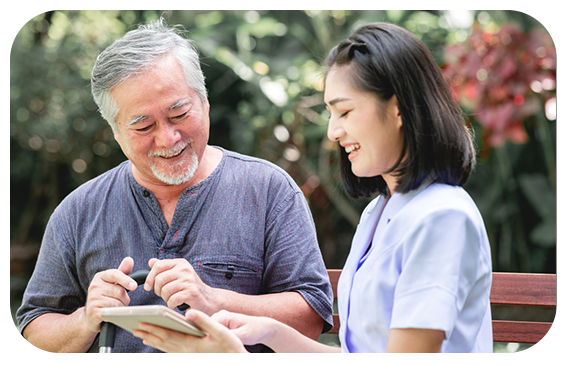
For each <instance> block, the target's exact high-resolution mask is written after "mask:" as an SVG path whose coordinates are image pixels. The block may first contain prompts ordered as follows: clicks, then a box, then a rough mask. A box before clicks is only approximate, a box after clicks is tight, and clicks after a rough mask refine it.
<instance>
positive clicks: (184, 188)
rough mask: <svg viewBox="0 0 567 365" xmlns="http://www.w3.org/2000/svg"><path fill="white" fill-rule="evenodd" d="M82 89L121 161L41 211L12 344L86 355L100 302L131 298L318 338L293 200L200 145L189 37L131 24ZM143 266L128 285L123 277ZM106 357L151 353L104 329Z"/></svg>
mask: <svg viewBox="0 0 567 365" xmlns="http://www.w3.org/2000/svg"><path fill="white" fill-rule="evenodd" d="M91 82H92V91H93V96H94V99H95V101H96V103H97V104H98V106H99V108H100V111H101V114H102V116H103V117H104V119H106V120H107V121H108V122H109V124H110V125H111V126H112V129H113V132H114V135H115V139H116V141H117V142H118V144H119V145H120V147H121V148H122V151H123V152H124V154H125V155H126V156H127V157H128V160H127V161H125V162H124V163H122V164H120V165H119V166H117V167H116V168H114V169H112V170H110V171H108V172H106V173H104V174H102V175H101V176H99V177H97V178H95V179H93V180H91V181H89V182H87V183H85V184H84V185H82V186H81V187H79V188H78V189H77V190H75V191H74V192H72V193H71V194H70V195H69V196H68V197H66V198H65V199H64V200H63V202H62V203H61V204H60V205H59V207H57V209H56V210H55V212H54V213H53V215H52V217H51V219H50V221H49V224H48V226H47V228H46V232H45V235H44V239H43V243H42V247H41V252H40V254H39V258H38V262H37V265H36V268H35V272H34V274H33V276H32V278H31V280H30V282H29V284H28V288H27V290H26V293H25V294H24V300H23V303H22V306H21V307H20V308H19V310H18V313H17V318H18V321H19V323H20V330H21V331H22V333H23V335H24V336H25V338H26V339H28V341H29V342H31V343H32V344H34V345H36V346H37V347H39V348H42V349H45V350H48V351H66V352H84V351H97V345H98V340H97V335H98V332H99V331H100V323H101V321H102V318H101V310H102V308H105V307H113V306H127V305H145V304H165V305H168V306H169V307H170V308H175V307H177V306H178V305H180V304H183V303H186V304H188V305H190V306H191V307H192V308H195V309H198V310H201V311H203V312H205V313H207V314H209V315H211V314H213V313H215V312H217V311H219V310H221V309H227V310H230V311H233V312H240V313H245V314H251V315H262V316H269V317H273V318H275V319H277V320H279V321H282V322H285V323H287V324H289V325H290V326H292V327H294V328H296V329H297V330H298V331H300V332H302V333H304V334H306V335H308V336H310V337H312V338H317V337H318V335H319V334H320V333H321V331H322V330H323V331H325V330H328V329H329V328H330V327H331V326H332V317H331V315H332V314H331V313H332V293H331V289H330V285H329V282H328V277H327V275H326V271H325V267H324V264H323V261H322V258H321V254H320V251H319V248H318V245H317V241H316V234H315V229H314V224H313V219H312V217H311V214H310V212H309V208H308V206H307V203H306V201H305V198H304V197H303V195H302V193H301V191H300V190H299V188H298V187H297V185H296V184H295V183H294V182H293V180H292V179H291V178H290V177H289V175H287V174H286V173H285V172H284V171H282V170H281V169H279V168H278V167H276V166H274V165H273V164H270V163H269V162H266V161H263V160H260V159H257V158H252V157H247V156H243V155H240V154H237V153H234V152H231V151H227V150H225V149H222V148H219V147H213V146H209V145H208V144H207V143H208V137H209V116H208V115H209V103H208V101H207V95H206V90H205V84H204V77H203V74H202V71H201V68H200V65H199V60H198V55H197V53H196V51H195V49H194V48H193V47H192V46H191V43H190V42H189V41H188V40H186V39H184V38H182V37H180V36H179V34H178V32H177V31H176V29H175V28H168V27H167V26H165V25H164V22H163V20H159V21H156V22H153V23H150V24H148V25H145V26H141V27H139V28H138V29H137V30H134V31H131V32H128V33H127V34H126V35H125V36H124V37H123V38H121V39H119V40H117V41H116V42H115V43H114V44H112V45H111V46H110V47H108V48H107V49H106V50H105V51H104V52H103V53H102V54H101V55H100V56H99V57H98V59H97V62H96V64H95V66H94V69H93V72H92V78H91ZM146 268H151V271H150V274H149V275H148V277H147V280H146V282H145V284H144V289H142V288H140V289H138V290H134V289H136V286H137V284H136V283H135V282H134V281H133V280H132V279H131V278H130V277H128V276H127V275H128V274H129V273H131V272H132V271H133V270H139V269H146ZM126 289H127V290H128V291H129V292H128V291H127V290H126ZM249 349H250V350H251V351H262V350H264V348H262V347H254V348H249ZM114 351H115V352H152V351H153V352H156V351H157V350H156V349H153V348H151V347H148V346H145V345H143V343H142V341H141V340H139V339H137V338H135V337H133V336H132V334H130V333H128V332H126V331H123V330H121V329H118V330H117V333H116V340H115V345H114Z"/></svg>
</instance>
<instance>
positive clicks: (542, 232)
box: [530, 217, 557, 247]
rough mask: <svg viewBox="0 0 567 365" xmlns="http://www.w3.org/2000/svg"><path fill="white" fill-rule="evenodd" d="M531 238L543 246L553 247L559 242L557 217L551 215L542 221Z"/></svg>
mask: <svg viewBox="0 0 567 365" xmlns="http://www.w3.org/2000/svg"><path fill="white" fill-rule="evenodd" d="M530 238H531V239H532V241H534V243H536V244H538V245H540V246H542V247H553V246H555V245H556V243H557V219H556V217H553V218H552V217H549V218H548V219H546V220H545V221H543V222H542V223H540V224H538V225H537V226H536V227H535V228H534V230H533V231H532V233H531V234H530Z"/></svg>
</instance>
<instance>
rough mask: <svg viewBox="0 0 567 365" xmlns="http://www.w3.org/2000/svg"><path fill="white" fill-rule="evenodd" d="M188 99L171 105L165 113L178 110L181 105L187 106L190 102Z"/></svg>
mask: <svg viewBox="0 0 567 365" xmlns="http://www.w3.org/2000/svg"><path fill="white" fill-rule="evenodd" d="M190 101H191V100H190V99H183V100H179V101H178V102H177V103H175V104H173V105H172V106H170V107H169V108H167V111H172V110H175V109H179V108H181V107H182V106H183V105H185V104H187V103H188V102H190Z"/></svg>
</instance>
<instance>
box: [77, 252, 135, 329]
mask: <svg viewBox="0 0 567 365" xmlns="http://www.w3.org/2000/svg"><path fill="white" fill-rule="evenodd" d="M133 267H134V260H133V259H132V258H131V257H126V258H124V260H122V262H121V263H120V266H119V267H118V269H109V270H105V271H101V272H98V273H97V274H96V275H95V276H94V278H93V280H92V281H91V284H90V285H89V290H88V294H87V304H86V306H85V318H86V321H87V327H88V328H89V330H91V331H93V332H98V331H100V323H101V322H102V317H101V313H102V308H106V307H124V306H127V305H128V304H130V297H129V296H128V293H127V292H126V289H125V288H127V289H128V290H134V289H136V288H137V287H138V284H137V283H136V281H134V280H133V279H132V278H130V277H128V274H130V273H131V272H132V268H133Z"/></svg>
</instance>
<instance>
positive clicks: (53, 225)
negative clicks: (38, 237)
mask: <svg viewBox="0 0 567 365" xmlns="http://www.w3.org/2000/svg"><path fill="white" fill-rule="evenodd" d="M69 216H70V215H69V214H64V212H62V209H61V206H60V207H58V208H57V209H56V210H55V212H54V213H53V215H52V216H51V218H50V220H49V223H48V225H47V228H46V230H45V234H44V237H43V240H42V244H41V249H40V252H39V256H38V260H37V263H36V266H35V269H34V272H33V274H32V277H31V278H30V280H29V282H28V285H27V287H26V290H25V292H24V296H23V300H22V305H21V306H20V308H19V309H18V311H17V313H16V318H17V320H18V324H19V329H20V332H21V331H23V330H24V328H25V327H26V326H27V325H28V324H29V323H30V322H31V321H32V320H34V319H35V318H37V317H38V316H41V315H42V314H46V313H61V314H70V313H72V312H74V311H75V310H76V309H77V308H79V307H81V306H83V305H84V304H85V301H86V293H85V292H84V291H83V290H82V289H81V287H80V285H79V282H78V280H77V277H76V274H74V273H76V270H75V267H74V263H75V259H74V254H73V252H72V251H71V249H70V247H71V246H70V245H69V243H70V242H71V237H72V235H71V234H70V230H69V226H68V224H67V223H68V222H67V217H69Z"/></svg>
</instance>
